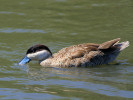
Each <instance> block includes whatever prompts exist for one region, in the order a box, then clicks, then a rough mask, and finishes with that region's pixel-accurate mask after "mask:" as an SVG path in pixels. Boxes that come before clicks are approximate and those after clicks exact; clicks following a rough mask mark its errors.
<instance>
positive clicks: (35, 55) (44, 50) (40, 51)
mask: <svg viewBox="0 0 133 100" xmlns="http://www.w3.org/2000/svg"><path fill="white" fill-rule="evenodd" d="M51 56H52V53H51V51H50V49H49V48H48V47H47V46H45V45H41V44H38V45H34V46H32V47H30V48H29V49H28V50H27V52H26V56H25V57H24V58H23V59H22V60H21V61H20V62H19V65H24V64H26V63H28V62H30V61H31V60H37V61H43V60H45V59H47V58H49V57H51Z"/></svg>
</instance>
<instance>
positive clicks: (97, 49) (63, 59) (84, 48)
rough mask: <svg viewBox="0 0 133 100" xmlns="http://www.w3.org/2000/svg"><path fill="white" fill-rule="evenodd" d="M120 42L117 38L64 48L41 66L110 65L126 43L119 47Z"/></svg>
mask: <svg viewBox="0 0 133 100" xmlns="http://www.w3.org/2000/svg"><path fill="white" fill-rule="evenodd" d="M119 41H120V39H119V38H117V39H114V40H111V41H107V42H105V43H102V44H94V43H84V44H79V45H74V46H70V47H67V48H63V49H61V50H60V51H58V52H57V53H55V54H53V55H52V57H50V58H48V59H46V60H44V61H42V62H41V63H40V64H41V65H42V66H47V67H82V66H84V67H85V66H96V65H101V64H108V63H109V62H112V61H113V60H115V58H116V57H117V56H118V54H119V53H120V48H121V47H122V45H123V44H124V43H125V42H123V44H121V45H117V44H118V42H119ZM119 44H120V43H119ZM125 48H126V47H125Z"/></svg>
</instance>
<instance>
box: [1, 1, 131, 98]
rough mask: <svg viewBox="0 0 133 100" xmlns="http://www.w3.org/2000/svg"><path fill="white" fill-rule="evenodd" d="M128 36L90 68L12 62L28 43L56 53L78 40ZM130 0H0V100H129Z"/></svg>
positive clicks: (19, 56)
mask: <svg viewBox="0 0 133 100" xmlns="http://www.w3.org/2000/svg"><path fill="white" fill-rule="evenodd" d="M118 37H119V38H121V41H127V40H128V41H130V44H131V45H130V46H129V47H128V48H127V49H125V50H124V51H123V52H122V53H121V54H120V55H119V57H118V58H117V59H116V61H115V62H117V63H120V64H111V65H103V66H98V67H94V68H92V67H91V68H43V67H41V66H40V65H39V64H38V63H37V62H31V63H30V64H28V65H25V66H19V65H18V64H17V63H18V62H19V61H20V60H21V59H22V58H23V57H24V55H25V52H26V50H27V49H28V48H29V47H30V46H32V45H34V44H45V45H47V46H48V47H49V48H50V49H51V51H52V52H53V53H54V52H57V51H58V50H60V49H61V48H63V47H67V46H70V45H75V44H79V43H87V42H94V43H102V42H105V41H107V40H111V39H114V38H118ZM132 38H133V1H132V0H0V100H3V99H4V100H5V99H7V100H132V99H133V57H132V56H133V54H132V50H133V46H132V43H133V39H132Z"/></svg>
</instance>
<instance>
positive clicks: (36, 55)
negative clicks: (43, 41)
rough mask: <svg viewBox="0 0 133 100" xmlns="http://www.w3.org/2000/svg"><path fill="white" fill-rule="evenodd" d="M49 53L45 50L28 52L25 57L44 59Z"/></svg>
mask: <svg viewBox="0 0 133 100" xmlns="http://www.w3.org/2000/svg"><path fill="white" fill-rule="evenodd" d="M50 55H51V54H50V53H49V52H48V51H47V50H42V51H38V52H35V53H31V54H28V55H27V57H28V58H30V59H31V60H44V59H47V58H48V57H49V56H50Z"/></svg>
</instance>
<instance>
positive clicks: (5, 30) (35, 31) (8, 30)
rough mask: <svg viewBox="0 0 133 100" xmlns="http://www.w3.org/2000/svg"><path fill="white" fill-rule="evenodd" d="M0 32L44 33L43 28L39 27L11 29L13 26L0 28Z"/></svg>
mask: <svg viewBox="0 0 133 100" xmlns="http://www.w3.org/2000/svg"><path fill="white" fill-rule="evenodd" d="M0 32H1V33H46V32H45V31H44V30H39V29H13V28H3V29H0Z"/></svg>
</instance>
